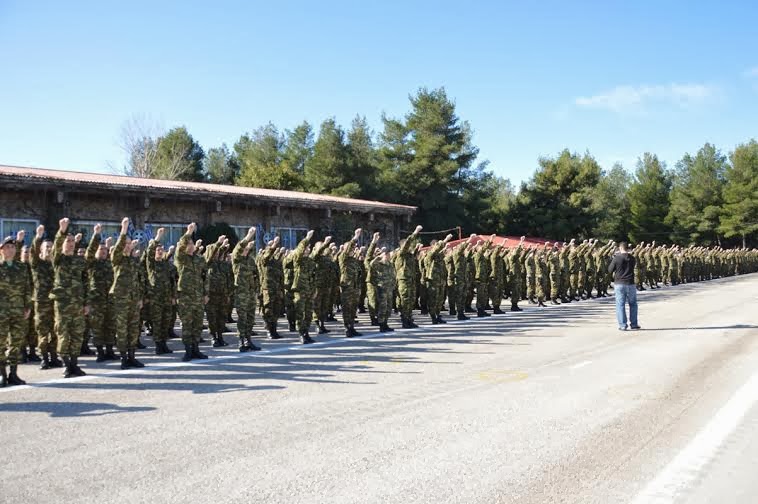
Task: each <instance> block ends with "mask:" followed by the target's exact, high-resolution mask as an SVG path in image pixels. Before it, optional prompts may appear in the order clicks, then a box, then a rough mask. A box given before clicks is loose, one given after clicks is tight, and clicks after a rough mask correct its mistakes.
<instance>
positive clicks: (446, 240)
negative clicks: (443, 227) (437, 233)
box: [445, 234, 453, 243]
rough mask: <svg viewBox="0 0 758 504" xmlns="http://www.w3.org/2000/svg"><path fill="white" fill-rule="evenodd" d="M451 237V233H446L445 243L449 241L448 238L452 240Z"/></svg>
mask: <svg viewBox="0 0 758 504" xmlns="http://www.w3.org/2000/svg"><path fill="white" fill-rule="evenodd" d="M452 239H453V235H451V234H448V235H447V236H446V237H445V243H447V242H449V241H450V240H452Z"/></svg>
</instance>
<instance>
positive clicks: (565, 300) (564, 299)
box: [561, 297, 571, 303]
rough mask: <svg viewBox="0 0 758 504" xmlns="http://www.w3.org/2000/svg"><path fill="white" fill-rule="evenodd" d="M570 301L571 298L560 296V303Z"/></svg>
mask: <svg viewBox="0 0 758 504" xmlns="http://www.w3.org/2000/svg"><path fill="white" fill-rule="evenodd" d="M570 302H571V300H570V299H569V298H567V297H562V298H561V303H570Z"/></svg>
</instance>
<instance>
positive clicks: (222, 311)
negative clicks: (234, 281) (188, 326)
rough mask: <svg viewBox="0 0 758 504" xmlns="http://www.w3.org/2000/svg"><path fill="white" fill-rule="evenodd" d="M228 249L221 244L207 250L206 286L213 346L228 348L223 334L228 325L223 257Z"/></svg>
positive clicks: (211, 246)
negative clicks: (225, 326) (226, 324)
mask: <svg viewBox="0 0 758 504" xmlns="http://www.w3.org/2000/svg"><path fill="white" fill-rule="evenodd" d="M226 250H227V248H226V247H225V246H224V245H221V244H219V243H213V244H211V245H208V247H207V248H206V249H205V262H206V270H205V276H206V284H207V285H208V303H207V304H206V305H205V313H206V315H207V318H208V330H209V331H210V333H211V336H212V338H213V346H214V347H220V346H226V342H225V341H224V337H223V332H224V324H225V323H226V317H227V315H228V312H227V301H226V296H227V294H228V286H227V281H228V278H227V276H226V274H225V273H224V266H223V264H224V260H223V256H224V254H225V253H226Z"/></svg>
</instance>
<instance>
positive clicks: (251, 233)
mask: <svg viewBox="0 0 758 504" xmlns="http://www.w3.org/2000/svg"><path fill="white" fill-rule="evenodd" d="M253 236H255V226H251V227H250V229H248V230H247V238H248V239H250V238H252V237H253Z"/></svg>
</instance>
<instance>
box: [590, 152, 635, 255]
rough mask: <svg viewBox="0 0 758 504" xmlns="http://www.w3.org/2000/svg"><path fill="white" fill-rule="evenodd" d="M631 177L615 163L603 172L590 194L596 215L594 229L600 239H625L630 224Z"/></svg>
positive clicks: (594, 233)
mask: <svg viewBox="0 0 758 504" xmlns="http://www.w3.org/2000/svg"><path fill="white" fill-rule="evenodd" d="M631 185H632V177H631V175H630V174H629V172H627V171H626V170H625V169H624V167H623V166H621V164H619V163H616V164H614V165H613V167H612V168H611V169H610V171H608V172H603V174H602V176H601V177H600V180H599V181H598V183H597V185H596V186H595V189H594V191H593V195H592V211H593V213H594V214H595V215H596V216H597V221H596V223H595V227H594V230H593V232H592V234H593V235H595V237H596V238H600V239H602V240H615V241H622V240H627V239H628V237H629V231H630V230H631V226H630V223H629V215H630V212H631V205H630V202H629V187H630V186H631Z"/></svg>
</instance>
